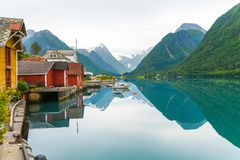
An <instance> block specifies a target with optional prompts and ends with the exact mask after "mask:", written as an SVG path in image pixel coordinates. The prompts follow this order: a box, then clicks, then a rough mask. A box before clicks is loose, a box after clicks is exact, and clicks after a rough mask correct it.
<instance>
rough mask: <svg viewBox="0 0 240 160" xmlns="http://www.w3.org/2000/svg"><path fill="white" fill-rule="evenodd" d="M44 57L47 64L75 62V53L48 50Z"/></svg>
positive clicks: (71, 51) (73, 51) (72, 51)
mask: <svg viewBox="0 0 240 160" xmlns="http://www.w3.org/2000/svg"><path fill="white" fill-rule="evenodd" d="M44 57H45V58H46V60H47V61H48V62H77V51H75V50H48V51H47V52H46V54H45V56H44Z"/></svg>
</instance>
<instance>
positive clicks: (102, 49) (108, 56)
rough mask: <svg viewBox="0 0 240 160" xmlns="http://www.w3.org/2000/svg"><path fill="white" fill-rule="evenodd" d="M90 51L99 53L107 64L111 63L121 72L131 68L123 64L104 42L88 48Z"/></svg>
mask: <svg viewBox="0 0 240 160" xmlns="http://www.w3.org/2000/svg"><path fill="white" fill-rule="evenodd" d="M88 51H89V52H90V53H91V52H93V51H94V52H95V53H97V54H98V55H99V56H100V57H101V58H102V59H103V60H104V61H105V62H106V63H107V64H109V65H110V66H111V67H113V68H114V69H115V70H117V71H118V72H119V73H120V74H123V73H126V72H129V71H130V69H129V68H128V67H127V66H125V65H123V64H121V63H120V62H119V61H118V60H117V59H116V58H115V57H114V56H113V55H112V53H111V52H110V51H109V50H108V48H107V47H106V46H105V45H104V44H100V45H98V46H96V47H94V48H90V49H88Z"/></svg>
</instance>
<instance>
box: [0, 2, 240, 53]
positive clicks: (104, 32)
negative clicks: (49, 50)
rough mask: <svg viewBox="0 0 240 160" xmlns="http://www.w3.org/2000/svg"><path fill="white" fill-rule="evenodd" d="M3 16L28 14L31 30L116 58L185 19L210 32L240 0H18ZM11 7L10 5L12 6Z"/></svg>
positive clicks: (152, 41)
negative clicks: (99, 49) (105, 51)
mask: <svg viewBox="0 0 240 160" xmlns="http://www.w3.org/2000/svg"><path fill="white" fill-rule="evenodd" d="M1 1H3V2H2V3H1V4H4V7H1V10H0V16H2V17H15V18H23V19H24V21H25V24H26V27H27V29H33V30H35V31H39V30H44V29H48V30H50V31H51V32H52V33H53V34H55V35H56V36H58V37H59V38H60V39H61V40H62V41H64V42H65V43H66V44H67V45H69V46H72V47H73V46H75V41H76V37H77V39H78V47H79V48H91V47H94V46H96V45H98V44H104V45H106V46H107V47H108V49H109V50H110V51H111V52H112V53H113V55H114V56H116V57H117V56H119V55H125V56H130V55H132V54H136V53H138V52H140V51H142V50H146V49H148V48H149V47H152V46H155V45H156V44H157V43H158V42H159V41H160V40H161V39H162V38H163V37H164V36H165V35H167V34H168V33H169V32H174V31H175V30H176V29H177V28H178V27H179V26H180V25H181V24H182V23H197V24H199V25H200V26H202V27H203V28H204V29H206V30H208V29H209V28H210V27H211V26H212V24H213V23H214V22H215V20H216V19H217V18H218V17H219V16H221V15H222V14H224V13H225V12H227V11H228V10H229V9H231V8H232V7H233V6H234V5H236V4H238V3H239V0H14V1H9V0H8V1H6V0H0V2H1ZM10 8H11V9H10Z"/></svg>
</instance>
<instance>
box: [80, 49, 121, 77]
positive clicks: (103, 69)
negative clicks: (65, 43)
mask: <svg viewBox="0 0 240 160" xmlns="http://www.w3.org/2000/svg"><path fill="white" fill-rule="evenodd" d="M78 53H79V54H80V55H81V56H84V57H85V59H86V58H88V61H91V63H92V64H94V66H96V67H97V68H98V69H100V72H99V71H95V74H101V73H107V74H111V75H120V73H119V72H118V71H117V70H115V69H114V68H113V67H112V66H110V65H109V64H108V63H106V62H105V61H104V60H103V59H102V57H100V56H99V54H97V53H96V52H95V51H91V52H89V51H88V50H86V49H78ZM92 70H93V68H91V69H90V70H89V71H92Z"/></svg>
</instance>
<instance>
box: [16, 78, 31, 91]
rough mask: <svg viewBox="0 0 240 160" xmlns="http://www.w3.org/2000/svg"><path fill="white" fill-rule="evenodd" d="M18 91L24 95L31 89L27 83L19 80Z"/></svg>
mask: <svg viewBox="0 0 240 160" xmlns="http://www.w3.org/2000/svg"><path fill="white" fill-rule="evenodd" d="M17 89H18V91H20V92H21V93H23V92H26V91H28V89H29V87H28V85H27V83H26V82H24V81H22V80H19V81H18V85H17Z"/></svg>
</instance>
